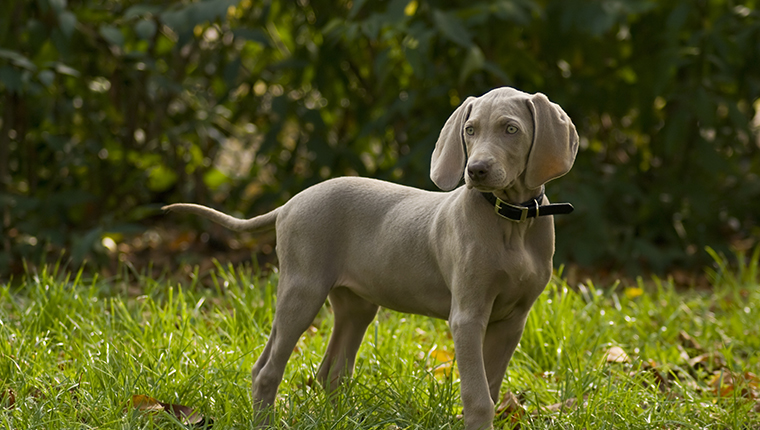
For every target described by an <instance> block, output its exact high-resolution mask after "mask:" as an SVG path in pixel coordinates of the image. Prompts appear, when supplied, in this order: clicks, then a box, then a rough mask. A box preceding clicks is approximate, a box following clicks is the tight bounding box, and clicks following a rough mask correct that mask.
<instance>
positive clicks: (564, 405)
mask: <svg viewBox="0 0 760 430" xmlns="http://www.w3.org/2000/svg"><path fill="white" fill-rule="evenodd" d="M587 398H588V395H585V396H583V401H584V402H585V401H586V399H587ZM577 403H578V399H576V398H575V397H572V398H569V399H567V400H565V401H564V402H559V403H555V404H553V405H549V406H545V407H541V408H538V409H537V410H535V411H533V415H539V414H540V413H547V412H548V413H553V412H560V411H562V410H563V409H569V408H574V407H575V405H576V404H577Z"/></svg>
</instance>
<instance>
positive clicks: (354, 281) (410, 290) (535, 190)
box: [164, 88, 578, 430]
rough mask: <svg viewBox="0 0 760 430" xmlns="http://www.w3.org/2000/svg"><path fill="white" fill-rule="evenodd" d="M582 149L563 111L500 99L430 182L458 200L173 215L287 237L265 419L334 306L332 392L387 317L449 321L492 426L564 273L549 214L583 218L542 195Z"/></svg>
mask: <svg viewBox="0 0 760 430" xmlns="http://www.w3.org/2000/svg"><path fill="white" fill-rule="evenodd" d="M577 148H578V135H577V133H576V131H575V126H574V125H573V123H572V121H571V120H570V118H569V117H568V116H567V115H566V114H565V112H564V111H563V110H562V108H560V107H559V106H558V105H556V104H554V103H552V102H550V101H549V99H548V98H547V97H546V96H544V95H543V94H541V93H536V94H526V93H524V92H521V91H518V90H515V89H513V88H498V89H494V90H492V91H490V92H488V93H486V94H484V95H483V96H481V97H469V98H467V100H465V101H464V103H462V105H461V106H459V107H458V108H457V109H456V110H455V111H454V113H453V114H452V115H451V117H450V118H449V119H448V120H447V121H446V124H445V125H444V127H443V130H442V131H441V133H440V137H439V138H438V141H437V143H436V145H435V150H434V152H433V157H432V164H431V170H430V177H431V179H432V180H433V182H434V183H435V184H436V185H437V186H438V187H439V188H441V189H443V190H444V191H449V192H431V191H424V190H420V189H416V188H410V187H406V186H402V185H397V184H392V183H389V182H383V181H379V180H375V179H366V178H357V177H344V178H336V179H331V180H328V181H325V182H322V183H320V184H317V185H314V186H313V187H310V188H308V189H306V190H304V191H303V192H301V193H299V194H297V195H296V196H294V197H293V198H292V199H290V200H289V201H288V202H287V203H286V204H285V205H283V206H281V207H279V208H277V209H275V210H273V211H271V212H269V213H267V214H264V215H260V216H256V217H254V218H251V219H247V220H241V219H237V218H233V217H231V216H229V215H225V214H223V213H221V212H218V211H215V210H213V209H210V208H207V207H204V206H199V205H193V204H174V205H169V206H166V207H165V208H164V209H166V210H173V211H177V212H188V213H193V214H197V215H201V216H204V217H206V218H209V219H211V220H212V221H214V222H217V223H219V224H221V225H223V226H225V227H228V228H230V229H233V230H252V231H258V232H260V231H265V230H271V229H276V234H277V256H278V257H279V264H280V281H279V286H278V288H277V295H278V300H277V306H276V309H275V316H274V321H273V323H272V332H271V334H270V337H269V340H268V341H267V343H266V346H265V347H264V350H263V352H262V353H261V356H260V357H259V358H258V360H257V361H256V363H255V365H254V366H253V370H252V376H253V401H254V407H255V410H257V411H261V410H263V409H264V408H266V407H268V406H270V405H272V404H273V403H274V400H275V396H276V393H277V388H278V386H279V384H280V382H281V380H282V376H283V372H284V371H285V365H286V363H287V361H288V359H289V357H290V354H291V353H292V352H293V348H294V347H295V345H296V342H297V341H298V339H299V337H300V336H301V334H302V333H303V332H304V331H305V330H306V329H307V328H308V327H309V325H310V324H311V323H312V321H313V319H314V317H315V315H316V314H317V312H318V311H319V309H320V308H321V307H322V305H323V304H324V302H325V300H326V299H328V298H329V300H330V303H331V304H332V309H333V313H334V315H335V327H334V329H333V333H332V336H331V338H330V342H329V344H328V346H327V352H326V353H325V357H324V360H323V361H322V364H321V365H320V367H319V370H318V372H317V379H318V380H319V381H320V382H321V383H322V384H323V385H324V386H325V388H326V389H327V390H334V389H335V388H336V387H337V386H338V384H339V383H340V382H341V380H342V379H344V378H346V377H350V375H351V374H352V371H353V368H354V361H355V359H356V353H357V350H358V349H359V345H360V343H361V341H362V338H363V337H364V333H365V331H366V330H367V327H368V326H369V324H370V323H371V322H372V320H373V319H374V317H375V313H376V312H377V309H378V307H379V306H383V307H386V308H389V309H394V310H397V311H401V312H409V313H415V314H421V315H428V316H431V317H436V318H442V319H447V320H448V321H449V325H450V327H451V332H452V336H453V340H454V347H455V350H456V360H457V363H458V366H459V372H460V376H461V397H462V404H463V408H464V422H465V428H466V429H467V430H475V429H490V428H492V426H493V419H494V404H495V402H497V401H498V396H499V388H500V387H501V383H502V380H503V378H504V374H505V372H506V368H507V364H508V363H509V360H510V358H511V357H512V354H513V352H514V350H515V348H516V346H517V343H518V341H519V340H520V336H521V335H522V332H523V327H524V326H525V321H526V318H527V316H528V312H529V310H530V308H531V306H532V305H533V302H534V301H535V300H536V298H537V297H538V296H539V294H540V293H541V292H542V291H543V290H544V288H545V287H546V285H547V284H548V282H549V279H550V277H551V274H552V256H553V254H554V221H553V217H552V216H551V215H553V214H560V213H568V212H569V211H571V210H572V206H570V205H569V204H567V203H564V204H549V201H548V199H547V198H546V196H545V195H544V184H545V183H546V182H548V181H550V180H552V179H555V178H557V177H560V176H562V175H564V174H565V173H567V172H568V171H569V170H570V168H571V167H572V165H573V162H574V160H575V154H576V152H577ZM462 176H464V182H465V185H464V186H461V187H458V188H457V186H458V185H459V183H460V181H461V179H462ZM455 188H456V189H455ZM451 190H453V191H451ZM544 215H547V216H544ZM263 419H266V418H263Z"/></svg>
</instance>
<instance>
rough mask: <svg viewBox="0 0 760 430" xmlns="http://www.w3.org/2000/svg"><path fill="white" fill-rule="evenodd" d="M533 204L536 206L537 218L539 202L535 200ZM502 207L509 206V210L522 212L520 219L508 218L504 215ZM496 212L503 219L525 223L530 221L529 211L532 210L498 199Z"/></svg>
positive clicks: (495, 206)
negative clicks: (527, 220)
mask: <svg viewBox="0 0 760 430" xmlns="http://www.w3.org/2000/svg"><path fill="white" fill-rule="evenodd" d="M494 197H496V196H494ZM533 202H534V203H535V204H536V216H538V202H537V201H536V200H535V199H534V200H533ZM502 205H505V206H507V207H509V208H512V209H515V210H518V211H520V218H519V219H516V218H510V217H508V216H505V215H503V214H502V213H501V208H502ZM494 210H495V211H496V214H497V215H499V216H500V217H502V218H505V219H508V220H510V221H512V222H523V221H525V220H526V219H528V211H529V210H530V208H526V207H525V206H517V205H513V204H512V203H509V202H505V201H504V200H502V199H500V198H498V197H496V204H494Z"/></svg>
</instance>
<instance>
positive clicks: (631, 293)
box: [623, 287, 644, 299]
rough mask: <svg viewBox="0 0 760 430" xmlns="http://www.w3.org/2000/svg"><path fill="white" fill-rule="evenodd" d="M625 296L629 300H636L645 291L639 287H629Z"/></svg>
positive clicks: (624, 292) (624, 291)
mask: <svg viewBox="0 0 760 430" xmlns="http://www.w3.org/2000/svg"><path fill="white" fill-rule="evenodd" d="M623 294H625V296H626V297H628V298H629V299H635V298H636V297H638V296H640V295H642V294H644V290H643V289H641V288H639V287H628V288H626V289H625V290H623Z"/></svg>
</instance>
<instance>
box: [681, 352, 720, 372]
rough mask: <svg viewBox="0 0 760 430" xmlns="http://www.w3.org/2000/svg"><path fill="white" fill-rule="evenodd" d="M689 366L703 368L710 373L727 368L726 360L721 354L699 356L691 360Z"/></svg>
mask: <svg viewBox="0 0 760 430" xmlns="http://www.w3.org/2000/svg"><path fill="white" fill-rule="evenodd" d="M689 366H690V367H693V368H695V369H696V368H699V367H701V368H703V369H705V370H706V371H708V372H711V371H715V370H716V369H721V368H723V367H725V366H726V359H725V358H723V356H722V355H721V354H720V353H717V352H708V353H706V354H701V355H698V356H696V357H694V358H692V359H691V360H689Z"/></svg>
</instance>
